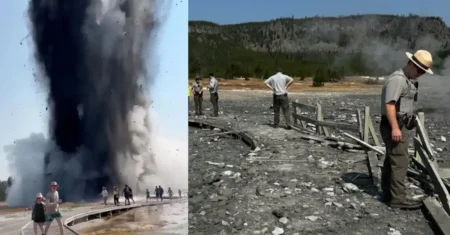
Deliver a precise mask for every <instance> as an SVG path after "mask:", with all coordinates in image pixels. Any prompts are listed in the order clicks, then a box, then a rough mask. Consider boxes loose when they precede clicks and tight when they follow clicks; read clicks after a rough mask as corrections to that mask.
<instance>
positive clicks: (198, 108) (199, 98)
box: [194, 95, 203, 114]
mask: <svg viewBox="0 0 450 235" xmlns="http://www.w3.org/2000/svg"><path fill="white" fill-rule="evenodd" d="M194 104H195V114H202V113H203V95H194Z"/></svg>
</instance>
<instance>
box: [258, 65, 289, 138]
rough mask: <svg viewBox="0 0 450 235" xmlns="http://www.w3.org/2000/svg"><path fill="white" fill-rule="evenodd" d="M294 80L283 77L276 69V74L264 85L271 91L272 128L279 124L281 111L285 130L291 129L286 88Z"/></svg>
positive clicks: (279, 70) (286, 76)
mask: <svg viewBox="0 0 450 235" xmlns="http://www.w3.org/2000/svg"><path fill="white" fill-rule="evenodd" d="M293 81H294V79H292V78H291V77H289V76H288V75H285V74H283V73H282V72H281V69H278V73H276V74H275V75H273V76H271V77H269V78H268V79H267V80H266V81H264V84H265V85H266V86H267V87H268V88H269V89H270V90H272V91H273V111H274V113H275V116H274V127H275V128H277V127H278V125H279V124H280V109H282V110H283V115H284V120H285V122H286V129H288V130H289V129H291V113H290V111H289V98H288V94H287V88H288V87H289V86H290V85H292V83H293Z"/></svg>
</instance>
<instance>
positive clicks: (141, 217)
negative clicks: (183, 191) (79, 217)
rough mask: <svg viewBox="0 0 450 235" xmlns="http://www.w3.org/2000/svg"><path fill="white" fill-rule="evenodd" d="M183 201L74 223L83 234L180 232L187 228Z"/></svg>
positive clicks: (124, 234)
mask: <svg viewBox="0 0 450 235" xmlns="http://www.w3.org/2000/svg"><path fill="white" fill-rule="evenodd" d="M187 215H188V206H187V200H186V199H183V200H181V201H175V200H174V201H173V203H172V204H166V205H159V206H149V207H142V208H137V209H134V210H131V211H129V212H126V213H123V214H121V215H118V216H115V217H113V218H109V219H106V220H104V219H97V220H92V221H89V222H86V223H82V224H79V225H76V227H74V229H76V230H77V231H80V232H81V234H83V235H103V234H105V235H106V234H112V235H162V234H164V235H166V234H167V235H184V234H187V230H188V220H187Z"/></svg>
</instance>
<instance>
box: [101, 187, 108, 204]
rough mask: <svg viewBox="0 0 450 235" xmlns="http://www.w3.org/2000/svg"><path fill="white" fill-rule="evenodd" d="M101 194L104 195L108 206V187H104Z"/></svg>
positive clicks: (104, 200) (104, 201) (104, 202)
mask: <svg viewBox="0 0 450 235" xmlns="http://www.w3.org/2000/svg"><path fill="white" fill-rule="evenodd" d="M100 196H102V198H103V204H105V206H108V191H107V190H106V187H102V192H101V193H100Z"/></svg>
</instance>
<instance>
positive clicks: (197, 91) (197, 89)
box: [191, 76, 203, 115]
mask: <svg viewBox="0 0 450 235" xmlns="http://www.w3.org/2000/svg"><path fill="white" fill-rule="evenodd" d="M191 89H192V93H193V94H194V105H195V114H196V115H203V107H202V104H203V86H202V83H201V82H200V77H199V76H197V77H196V78H195V82H194V83H193V84H192V87H191Z"/></svg>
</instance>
